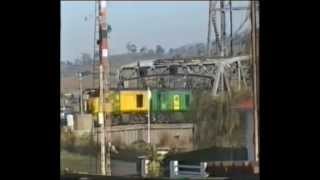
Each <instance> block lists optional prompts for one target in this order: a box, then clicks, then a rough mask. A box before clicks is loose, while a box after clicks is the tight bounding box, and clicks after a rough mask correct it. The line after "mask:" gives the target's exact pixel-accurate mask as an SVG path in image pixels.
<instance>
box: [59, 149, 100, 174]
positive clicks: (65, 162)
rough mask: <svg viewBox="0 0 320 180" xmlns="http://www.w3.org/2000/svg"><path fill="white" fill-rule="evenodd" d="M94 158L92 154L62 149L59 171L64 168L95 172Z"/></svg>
mask: <svg viewBox="0 0 320 180" xmlns="http://www.w3.org/2000/svg"><path fill="white" fill-rule="evenodd" d="M95 166H96V158H95V157H93V156H88V155H87V156H86V155H80V154H75V153H70V152H68V151H65V150H62V151H61V154H60V171H63V170H64V169H65V168H69V169H71V170H75V171H80V172H88V173H95V172H96V167H95Z"/></svg>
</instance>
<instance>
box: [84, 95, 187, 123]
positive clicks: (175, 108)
mask: <svg viewBox="0 0 320 180" xmlns="http://www.w3.org/2000/svg"><path fill="white" fill-rule="evenodd" d="M149 92H151V94H149ZM149 97H150V100H149ZM104 98H105V100H104V101H105V102H109V103H107V104H105V105H104V107H103V110H104V112H107V113H110V114H112V116H113V117H114V118H113V119H119V118H120V119H121V121H123V119H125V118H127V119H128V118H130V119H131V120H130V121H131V122H137V121H140V122H141V121H145V120H146V114H147V113H148V112H149V111H150V113H152V114H155V115H157V116H158V115H159V114H161V113H164V114H168V113H176V112H187V111H189V109H190V105H191V101H192V93H191V91H188V90H160V89H154V90H151V91H148V90H112V91H109V92H108V93H106V94H105V95H104ZM86 103H87V107H88V108H87V113H92V114H94V115H95V114H97V113H98V112H99V96H98V93H97V91H96V93H94V94H91V95H90V97H89V99H88V100H87V102H86ZM132 119H135V120H132ZM137 119H140V120H137Z"/></svg>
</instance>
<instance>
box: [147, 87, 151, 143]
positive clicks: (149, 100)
mask: <svg viewBox="0 0 320 180" xmlns="http://www.w3.org/2000/svg"><path fill="white" fill-rule="evenodd" d="M148 103H149V107H148V144H150V143H151V137H150V111H151V109H150V107H151V105H150V103H151V91H150V88H149V87H148Z"/></svg>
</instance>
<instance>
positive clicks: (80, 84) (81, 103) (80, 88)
mask: <svg viewBox="0 0 320 180" xmlns="http://www.w3.org/2000/svg"><path fill="white" fill-rule="evenodd" d="M78 76H79V91H80V93H79V95H80V114H83V107H82V106H83V96H82V74H81V72H79V73H78Z"/></svg>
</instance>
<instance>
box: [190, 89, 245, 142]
mask: <svg viewBox="0 0 320 180" xmlns="http://www.w3.org/2000/svg"><path fill="white" fill-rule="evenodd" d="M250 96H251V94H250V92H249V91H248V90H243V91H238V92H233V95H232V96H229V95H223V96H217V97H213V96H212V95H211V92H210V91H207V92H203V91H201V92H194V98H193V101H192V103H191V111H189V112H188V113H186V117H185V118H186V119H189V121H191V122H194V124H195V127H196V128H195V134H194V143H195V145H196V146H197V147H198V148H207V147H212V146H216V147H239V146H242V143H243V141H242V139H243V137H242V134H243V132H242V128H241V127H242V126H241V123H240V116H239V113H238V112H236V111H235V110H234V109H233V106H234V105H236V104H237V103H238V102H240V101H241V100H243V99H246V98H248V97H250Z"/></svg>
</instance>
